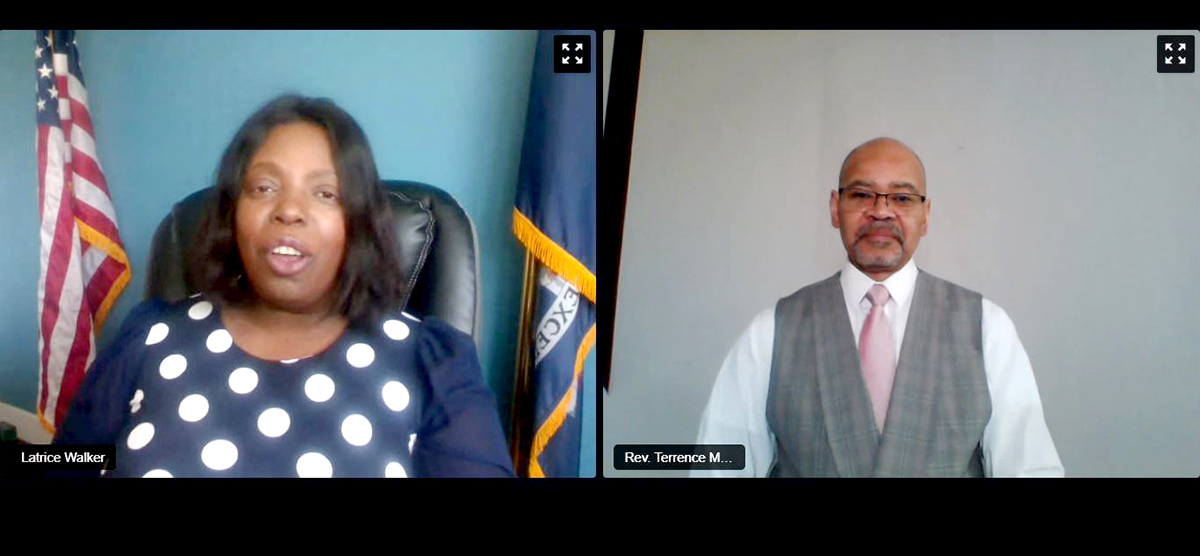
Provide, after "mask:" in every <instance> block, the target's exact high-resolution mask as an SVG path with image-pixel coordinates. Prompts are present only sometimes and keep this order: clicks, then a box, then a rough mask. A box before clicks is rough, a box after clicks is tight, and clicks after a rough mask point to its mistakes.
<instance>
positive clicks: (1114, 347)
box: [603, 31, 1200, 477]
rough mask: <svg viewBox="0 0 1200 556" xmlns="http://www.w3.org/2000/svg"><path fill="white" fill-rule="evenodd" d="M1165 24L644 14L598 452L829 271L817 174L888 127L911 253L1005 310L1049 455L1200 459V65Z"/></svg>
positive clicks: (1164, 469) (1108, 464) (695, 421)
mask: <svg viewBox="0 0 1200 556" xmlns="http://www.w3.org/2000/svg"><path fill="white" fill-rule="evenodd" d="M1159 34H1191V35H1195V34H1196V33H1195V32H1179V31H1161V32H1159V31H1121V32H1112V31H1106V32H1093V31H1074V32H1050V31H1039V32H977V31H971V32H883V31H872V32H834V31H830V32H648V33H646V38H645V50H644V59H643V61H642V76H641V83H640V90H639V97H638V107H637V123H636V130H635V136H634V147H633V160H632V168H631V172H630V174H631V175H630V184H629V193H628V200H627V203H628V204H627V209H626V217H625V218H626V220H625V242H624V247H623V251H622V260H621V275H620V283H619V297H618V301H617V303H618V305H617V316H616V322H615V332H614V348H613V371H612V382H611V387H610V390H609V392H608V394H607V395H606V396H605V399H604V402H603V403H604V404H605V405H604V408H605V409H604V435H603V437H604V447H603V453H604V457H605V474H606V475H607V476H622V475H630V474H634V473H631V472H617V471H615V470H614V469H613V467H612V462H611V458H612V448H613V445H614V444H619V443H691V442H694V440H695V436H696V432H697V430H698V428H699V418H700V414H701V411H702V410H703V408H704V404H705V403H706V401H707V399H708V395H709V393H710V390H711V388H712V385H713V382H714V381H715V379H716V373H717V371H718V369H719V367H720V364H721V361H722V360H723V358H724V357H725V354H726V352H727V351H728V349H729V348H730V347H731V346H732V344H733V342H734V341H735V340H736V338H737V336H738V335H739V334H740V333H741V332H742V331H743V330H744V329H745V327H746V326H747V325H748V324H749V323H750V320H751V318H752V317H753V316H754V314H755V313H757V312H758V311H760V310H762V309H764V308H766V307H769V306H772V305H773V303H774V302H775V301H776V300H777V299H778V298H780V297H782V296H784V295H787V294H789V293H791V292H792V291H795V290H796V289H798V288H799V287H801V286H803V285H805V284H809V283H811V282H814V281H817V280H819V279H822V278H825V277H827V276H829V275H831V274H833V273H834V272H836V271H837V270H838V269H839V267H840V266H841V264H842V263H843V262H844V261H845V251H844V250H843V248H842V245H841V243H840V240H839V237H838V235H837V231H836V230H834V229H833V228H832V227H831V226H830V222H829V212H828V198H829V192H830V190H831V189H833V188H835V187H836V182H837V174H838V169H839V166H840V164H841V162H842V158H843V157H844V156H845V155H846V153H847V152H848V151H849V150H850V149H851V148H853V147H854V146H855V145H857V144H858V143H860V142H862V141H864V140H866V139H869V138H872V137H876V136H880V135H888V136H894V137H897V138H899V139H901V140H902V141H905V142H907V143H908V144H909V145H911V146H912V147H913V148H914V149H915V150H916V151H917V153H918V154H920V156H921V157H922V158H923V160H924V162H925V165H926V168H927V171H928V193H929V195H930V199H931V202H932V215H931V220H930V228H929V235H928V236H926V238H925V239H924V240H923V241H922V243H921V246H920V249H919V251H918V252H917V254H916V261H917V264H918V265H920V266H921V267H922V268H924V269H926V270H929V271H930V272H933V273H934V274H937V275H939V276H941V277H943V278H946V279H948V280H951V281H953V282H956V283H958V284H961V285H963V286H966V287H969V288H971V289H974V290H976V291H980V292H982V293H983V294H984V295H985V296H986V297H988V298H989V299H991V300H992V301H994V302H996V303H997V304H999V305H1000V306H1001V307H1003V308H1004V309H1005V310H1006V311H1007V312H1008V314H1009V316H1010V317H1011V318H1012V319H1013V321H1014V323H1015V324H1016V327H1017V332H1018V334H1019V336H1020V339H1021V341H1022V343H1023V344H1024V346H1025V349H1026V351H1027V352H1028V354H1029V357H1030V360H1031V361H1032V364H1033V370H1034V374H1035V375H1036V378H1037V382H1038V387H1039V389H1040V390H1041V395H1042V401H1043V404H1044V407H1045V413H1046V421H1047V424H1048V425H1049V427H1050V432H1051V434H1052V436H1053V438H1054V440H1055V443H1056V445H1057V447H1058V451H1059V455H1060V456H1061V457H1062V461H1063V464H1064V466H1065V468H1066V470H1067V475H1068V476H1192V477H1194V476H1196V475H1197V474H1198V473H1200V221H1198V219H1197V218H1196V214H1197V210H1198V209H1200V117H1198V114H1200V80H1198V78H1197V76H1196V74H1158V73H1157V71H1156V66H1155V61H1154V56H1155V49H1156V35H1159ZM641 474H644V475H654V476H665V475H682V474H684V472H650V473H646V472H643V473H641Z"/></svg>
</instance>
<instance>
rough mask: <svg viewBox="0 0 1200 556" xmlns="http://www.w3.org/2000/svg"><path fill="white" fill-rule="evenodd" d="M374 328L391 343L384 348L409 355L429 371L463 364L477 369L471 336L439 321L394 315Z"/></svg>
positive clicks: (401, 313) (427, 317)
mask: <svg viewBox="0 0 1200 556" xmlns="http://www.w3.org/2000/svg"><path fill="white" fill-rule="evenodd" d="M375 328H376V329H375V330H374V331H373V332H374V334H375V335H377V336H381V337H382V338H385V339H390V340H392V341H391V342H385V345H387V344H390V345H393V346H395V347H396V349H405V350H407V351H410V353H412V356H414V357H416V358H417V359H418V361H419V362H420V363H421V364H422V366H424V367H426V368H429V367H439V366H444V365H447V364H451V363H454V362H456V361H460V360H467V361H474V365H473V366H474V367H475V368H477V367H478V359H477V354H476V348H475V341H474V340H473V339H472V338H471V336H469V335H467V334H466V333H464V332H462V331H461V330H458V329H457V328H454V327H453V326H451V325H450V324H449V323H447V322H446V321H443V320H441V319H439V318H437V317H433V316H424V317H418V316H416V315H414V314H412V313H409V312H406V311H391V312H388V313H386V314H385V315H384V316H383V318H382V319H381V322H380V323H379V324H378V325H377V326H376V327H375Z"/></svg>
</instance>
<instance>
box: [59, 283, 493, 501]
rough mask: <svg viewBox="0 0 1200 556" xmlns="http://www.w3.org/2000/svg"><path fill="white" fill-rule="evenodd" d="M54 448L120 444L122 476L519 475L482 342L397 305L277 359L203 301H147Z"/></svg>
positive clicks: (99, 367)
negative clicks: (313, 349)
mask: <svg viewBox="0 0 1200 556" xmlns="http://www.w3.org/2000/svg"><path fill="white" fill-rule="evenodd" d="M55 443H56V444H115V445H116V447H117V457H116V465H117V468H116V470H115V471H110V472H107V473H106V476H115V477H377V478H403V477H432V476H455V477H463V476H472V477H474V476H513V471H512V464H511V461H510V460H509V458H508V450H507V447H506V445H505V441H504V435H503V433H502V431H501V429H500V422H499V415H498V412H497V410H496V404H495V399H494V396H493V394H492V392H491V390H490V389H488V387H487V386H486V384H484V382H483V379H482V375H481V372H480V369H479V362H478V357H477V356H476V352H475V346H474V343H473V342H472V340H471V338H470V337H469V336H467V335H465V334H463V333H462V332H459V331H458V330H455V329H454V328H452V327H450V326H449V325H447V324H445V323H443V322H441V321H438V320H437V319H432V318H431V319H425V320H424V321H421V320H418V319H416V318H415V317H413V316H411V315H408V314H407V313H399V312H397V313H395V314H390V315H387V316H385V317H384V318H383V320H382V321H381V322H379V323H377V324H376V325H375V326H374V327H371V328H358V327H350V328H348V329H347V330H346V331H345V332H344V333H343V334H342V336H341V337H340V338H339V339H338V340H337V341H335V342H334V343H333V344H332V345H331V346H330V347H328V348H327V349H325V350H323V351H321V352H319V353H315V354H313V355H312V356H309V357H305V358H301V359H292V360H285V361H269V360H264V359H258V358H256V357H254V356H252V355H250V354H248V353H245V352H244V351H242V350H241V349H240V348H239V347H238V346H237V345H236V344H235V343H234V342H233V338H232V337H231V336H230V334H229V332H228V331H227V330H226V329H225V328H224V325H223V323H222V321H221V318H220V310H219V307H217V306H216V305H215V304H214V303H212V302H210V301H209V300H208V299H205V298H204V297H203V296H199V295H197V296H193V297H192V298H190V299H187V300H184V301H182V302H179V303H176V304H173V305H166V304H163V303H162V302H157V301H147V302H144V303H142V304H141V305H139V306H138V307H137V308H135V309H134V311H133V312H132V313H131V314H130V315H129V317H128V318H127V319H126V321H125V323H124V326H123V327H122V330H121V332H120V335H119V337H118V338H117V339H116V341H114V342H113V344H112V345H110V346H109V347H108V348H107V349H105V350H104V351H103V352H102V353H101V354H100V355H99V356H98V357H97V359H96V361H95V362H94V363H93V365H92V367H91V368H89V370H88V373H87V375H86V378H85V380H84V383H83V385H82V386H81V388H80V390H79V392H78V394H77V395H76V398H75V399H74V400H73V401H72V405H71V411H70V412H69V414H68V416H67V419H66V421H65V422H64V423H63V426H62V428H61V430H60V431H59V433H58V435H57V437H56V438H55Z"/></svg>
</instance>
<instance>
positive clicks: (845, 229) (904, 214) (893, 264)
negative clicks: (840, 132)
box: [829, 140, 930, 281]
mask: <svg viewBox="0 0 1200 556" xmlns="http://www.w3.org/2000/svg"><path fill="white" fill-rule="evenodd" d="M839 186H840V187H841V188H842V190H843V192H842V193H841V194H839V193H838V192H837V191H834V192H833V193H832V195H830V198H829V213H830V217H831V219H832V221H833V227H834V228H837V229H838V230H840V231H841V234H842V243H843V244H844V245H845V246H846V254H847V256H848V257H849V259H850V263H851V264H853V265H854V266H855V267H857V268H858V269H859V270H861V271H863V273H865V274H866V275H868V276H870V277H872V278H874V279H875V280H880V281H882V280H883V279H885V278H887V277H888V276H890V275H891V274H892V273H894V272H896V271H897V270H900V269H901V268H902V267H903V266H904V265H905V264H907V263H908V261H909V259H912V256H913V253H915V252H916V251H917V245H918V244H919V243H920V242H921V238H922V237H923V236H924V235H925V233H926V232H927V231H928V230H929V206H930V205H929V203H928V202H924V203H922V202H920V199H919V198H917V199H915V200H913V203H912V205H911V206H909V207H903V208H902V207H900V206H899V205H900V203H897V202H896V201H895V199H893V198H891V197H889V198H888V200H887V202H885V201H884V199H883V198H882V197H876V198H875V199H874V202H873V203H872V202H870V201H869V200H868V201H866V202H864V201H863V199H864V198H869V197H870V195H869V194H865V192H876V193H915V194H918V195H925V171H924V169H923V168H922V167H921V163H920V161H918V160H917V158H916V156H914V155H913V154H912V153H911V152H910V151H909V150H908V149H907V148H906V147H904V146H903V145H901V144H899V143H897V142H894V141H887V140H882V141H875V142H869V143H867V144H865V145H863V146H862V147H860V148H859V149H858V151H857V152H855V153H854V154H853V155H852V156H851V157H850V159H849V160H847V161H846V164H845V165H844V166H843V168H842V173H841V178H840V184H839ZM855 197H857V198H858V200H857V201H856V200H855V199H854V198H855Z"/></svg>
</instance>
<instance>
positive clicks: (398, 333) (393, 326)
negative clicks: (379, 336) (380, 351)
mask: <svg viewBox="0 0 1200 556" xmlns="http://www.w3.org/2000/svg"><path fill="white" fill-rule="evenodd" d="M383 332H384V334H387V335H388V338H391V339H393V340H403V339H405V338H407V337H408V325H407V324H404V323H403V322H400V321H398V320H395V319H390V320H388V321H387V322H385V323H383Z"/></svg>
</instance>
